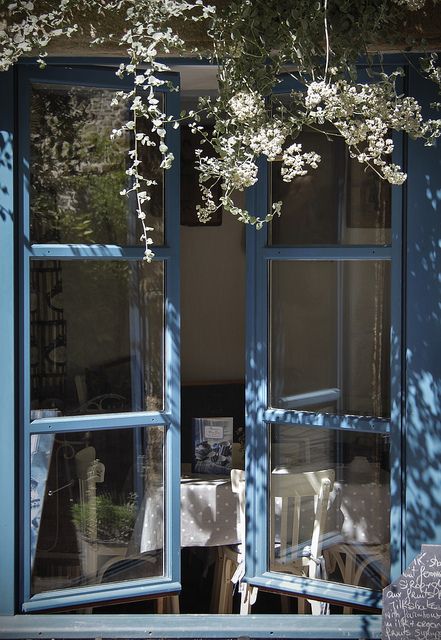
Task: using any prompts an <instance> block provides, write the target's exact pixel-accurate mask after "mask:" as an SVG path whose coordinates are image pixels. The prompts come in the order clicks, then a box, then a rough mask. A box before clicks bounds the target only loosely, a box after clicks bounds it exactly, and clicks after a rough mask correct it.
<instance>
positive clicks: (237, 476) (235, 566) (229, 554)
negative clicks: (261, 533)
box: [213, 469, 257, 613]
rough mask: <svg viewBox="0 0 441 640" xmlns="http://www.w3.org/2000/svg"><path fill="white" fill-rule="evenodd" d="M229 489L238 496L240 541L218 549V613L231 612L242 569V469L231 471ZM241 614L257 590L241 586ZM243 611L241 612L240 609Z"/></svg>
mask: <svg viewBox="0 0 441 640" xmlns="http://www.w3.org/2000/svg"><path fill="white" fill-rule="evenodd" d="M231 489H232V491H233V493H235V494H237V495H238V499H239V516H240V540H241V543H240V544H239V545H235V546H233V547H231V546H230V547H228V546H225V547H219V551H218V553H219V558H218V562H217V566H216V569H215V579H214V595H213V601H214V602H215V603H217V612H218V613H232V612H233V590H234V584H238V583H240V578H241V577H242V575H243V571H242V570H243V568H244V560H245V558H244V553H243V549H244V547H245V471H243V470H242V469H232V470H231ZM241 589H242V598H241V611H240V612H241V613H248V606H251V605H252V604H254V602H255V601H256V597H257V588H256V587H248V585H245V584H243V585H241ZM243 608H244V610H243V611H242V609H243Z"/></svg>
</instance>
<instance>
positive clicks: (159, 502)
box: [30, 427, 165, 594]
mask: <svg viewBox="0 0 441 640" xmlns="http://www.w3.org/2000/svg"><path fill="white" fill-rule="evenodd" d="M164 437H165V431H164V427H139V428H134V429H117V430H104V431H82V432H74V433H55V434H39V435H32V436H31V500H30V511H31V576H32V580H31V585H32V586H31V590H32V594H36V593H40V592H42V591H49V590H52V589H62V588H67V587H79V586H85V585H99V584H103V583H107V582H116V581H121V580H133V579H137V578H149V577H154V576H162V575H163V573H164V569H163V565H164V562H163V557H164V516H163V513H164Z"/></svg>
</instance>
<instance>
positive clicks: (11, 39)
mask: <svg viewBox="0 0 441 640" xmlns="http://www.w3.org/2000/svg"><path fill="white" fill-rule="evenodd" d="M73 5H75V2H73V0H60V3H59V5H58V7H57V8H54V9H52V10H51V11H47V12H45V13H40V14H39V15H38V16H37V15H35V12H34V9H35V6H34V2H31V1H25V2H11V3H10V4H8V5H7V10H8V14H9V17H10V18H12V19H11V20H9V21H8V22H6V20H3V21H1V22H0V51H1V56H0V71H6V70H7V69H9V67H10V66H11V65H12V64H14V63H15V62H17V60H18V59H19V58H20V57H21V56H23V55H25V54H29V53H30V52H31V51H32V50H33V49H37V51H39V52H40V58H39V62H40V64H41V66H44V61H43V57H44V56H45V53H44V49H45V48H46V47H47V45H48V44H49V42H50V41H51V40H53V38H59V37H60V36H66V37H68V38H70V37H71V36H72V34H73V33H75V32H76V31H77V30H78V25H77V24H76V23H75V22H74V23H71V21H70V18H71V10H72V7H73Z"/></svg>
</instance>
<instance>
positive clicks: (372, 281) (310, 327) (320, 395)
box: [270, 260, 390, 417]
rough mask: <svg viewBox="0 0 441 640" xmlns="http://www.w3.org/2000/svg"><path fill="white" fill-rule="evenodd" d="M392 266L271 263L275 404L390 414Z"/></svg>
mask: <svg viewBox="0 0 441 640" xmlns="http://www.w3.org/2000/svg"><path fill="white" fill-rule="evenodd" d="M389 291H390V264H389V263H388V262H384V261H375V260H373V261H357V262H356V261H354V262H350V261H345V262H336V261H323V262H312V261H293V262H273V263H272V265H271V311H270V375H271V378H270V403H271V406H273V407H278V408H281V409H298V410H306V411H321V412H328V413H337V414H356V415H369V416H377V417H388V416H389V413H390V408H389V398H390V390H389V385H390V370H389V352H390V344H389V340H390V338H389V336H390V304H389Z"/></svg>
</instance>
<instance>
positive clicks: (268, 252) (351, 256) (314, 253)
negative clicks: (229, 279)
mask: <svg viewBox="0 0 441 640" xmlns="http://www.w3.org/2000/svg"><path fill="white" fill-rule="evenodd" d="M391 255H392V250H391V248H390V247H387V246H385V247H381V246H380V247H379V246H362V245H361V246H357V245H348V246H341V247H340V246H339V247H327V246H323V247H279V246H277V247H268V248H266V249H265V250H264V251H263V256H264V257H265V258H266V259H267V260H314V262H317V261H323V260H390V259H391Z"/></svg>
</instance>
